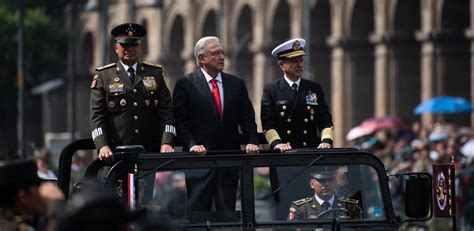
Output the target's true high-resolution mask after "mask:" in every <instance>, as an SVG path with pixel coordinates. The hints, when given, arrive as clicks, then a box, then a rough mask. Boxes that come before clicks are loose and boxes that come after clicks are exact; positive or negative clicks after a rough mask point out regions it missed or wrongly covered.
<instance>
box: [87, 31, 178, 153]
mask: <svg viewBox="0 0 474 231" xmlns="http://www.w3.org/2000/svg"><path fill="white" fill-rule="evenodd" d="M111 34H112V35H113V36H114V37H115V44H114V49H115V53H116V54H117V56H118V61H117V63H111V64H108V65H105V66H103V67H99V68H97V69H96V72H95V73H94V77H93V80H92V85H91V98H90V99H91V100H90V115H91V116H90V117H91V129H92V138H93V140H94V143H95V146H96V148H97V150H98V153H99V159H101V160H104V161H106V162H111V161H113V159H114V156H113V149H114V148H115V147H117V146H120V145H130V144H137V145H143V146H144V147H145V150H146V151H147V152H155V151H161V152H173V151H174V149H173V146H172V145H173V138H174V136H175V135H176V129H175V127H174V117H173V106H172V100H171V94H170V92H169V90H168V88H167V87H166V84H165V81H164V79H163V69H162V67H161V66H160V65H155V64H150V63H147V62H140V61H139V58H140V55H141V53H142V49H143V47H142V37H143V36H145V35H146V29H145V28H144V27H143V26H141V25H139V24H136V23H125V24H121V25H118V26H117V27H115V28H114V29H113V30H112V31H111Z"/></svg>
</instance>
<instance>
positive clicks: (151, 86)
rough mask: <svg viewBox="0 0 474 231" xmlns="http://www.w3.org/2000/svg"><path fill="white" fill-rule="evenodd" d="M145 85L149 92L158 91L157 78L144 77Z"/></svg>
mask: <svg viewBox="0 0 474 231" xmlns="http://www.w3.org/2000/svg"><path fill="white" fill-rule="evenodd" d="M142 81H143V85H145V88H146V89H147V90H149V91H156V88H157V86H158V84H157V83H156V80H155V77H153V76H145V77H143V80H142Z"/></svg>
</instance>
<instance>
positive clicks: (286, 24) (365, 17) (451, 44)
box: [74, 0, 474, 147]
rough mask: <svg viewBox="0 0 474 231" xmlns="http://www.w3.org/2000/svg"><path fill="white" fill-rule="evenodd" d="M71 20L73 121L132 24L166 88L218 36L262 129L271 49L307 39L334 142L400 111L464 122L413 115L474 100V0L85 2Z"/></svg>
mask: <svg viewBox="0 0 474 231" xmlns="http://www.w3.org/2000/svg"><path fill="white" fill-rule="evenodd" d="M79 9H80V10H79V18H78V19H77V20H76V22H75V24H76V25H75V27H74V30H75V34H76V35H77V36H76V38H75V49H76V52H75V56H76V58H75V60H76V76H77V77H76V78H75V81H76V84H75V86H76V95H77V97H76V103H75V105H76V108H75V111H76V112H77V113H76V116H75V120H76V121H75V123H76V127H77V130H78V132H79V134H80V135H81V136H82V137H90V131H89V129H88V127H89V126H88V123H89V120H88V118H89V112H88V107H89V106H88V103H89V101H88V99H89V86H90V82H91V78H92V76H91V73H92V71H93V69H94V68H96V67H99V66H102V65H105V64H107V63H110V62H116V58H115V54H114V51H113V45H112V44H113V38H112V37H111V35H110V30H111V29H112V28H113V27H114V26H116V25H118V24H121V23H124V22H138V23H141V24H142V25H144V26H145V27H146V28H147V30H148V35H147V37H146V39H145V44H144V45H145V49H144V51H145V54H144V60H146V61H148V62H154V63H160V64H162V65H163V66H164V70H165V77H166V80H167V84H168V87H169V88H170V90H173V88H174V83H175V81H176V80H177V79H178V78H180V77H181V76H183V75H184V74H185V73H188V72H191V71H192V70H193V69H194V68H195V67H196V64H195V59H194V55H193V48H194V44H195V42H196V41H197V40H198V39H199V38H200V37H202V36H207V35H217V36H219V37H220V38H221V42H222V44H223V46H224V49H225V52H226V69H225V71H226V72H229V73H233V74H236V75H238V76H240V77H241V78H243V79H244V80H245V82H246V84H247V87H248V88H249V89H248V90H249V93H250V95H251V99H252V101H253V105H254V108H255V111H256V116H257V118H256V121H257V123H258V124H259V129H260V130H261V127H260V121H259V120H260V119H259V118H260V99H261V95H262V90H263V86H264V84H265V83H266V82H268V81H271V80H273V79H277V78H281V77H282V74H281V71H280V70H279V69H278V66H277V64H276V60H275V59H274V58H273V57H272V56H271V54H270V52H271V50H272V49H273V48H274V47H275V46H276V45H278V44H280V43H281V42H283V41H285V40H287V39H290V38H294V37H303V38H305V39H306V40H307V42H308V45H307V49H306V50H307V53H308V55H307V57H306V58H305V65H306V66H305V68H306V70H305V71H306V72H307V75H306V76H305V78H308V79H312V80H315V81H317V82H319V83H321V85H322V86H323V89H324V91H325V93H326V98H327V101H328V103H329V105H330V107H331V111H332V114H333V120H334V124H335V131H336V142H335V143H336V147H341V146H344V145H346V141H345V135H346V133H347V132H348V131H349V129H350V128H352V127H353V126H355V125H357V124H358V123H360V122H361V121H362V120H364V119H366V118H369V117H374V116H386V115H398V116H401V117H403V118H406V119H408V120H411V121H415V120H421V121H422V122H423V123H425V124H431V123H433V122H437V121H453V122H456V123H458V124H460V125H463V126H471V125H472V124H473V121H474V116H472V114H469V113H466V114H455V115H430V114H425V115H422V116H417V115H414V113H413V110H414V108H415V107H416V105H417V104H419V103H420V102H421V101H423V100H427V99H429V98H432V97H436V96H441V95H452V96H461V97H464V98H466V99H468V100H470V101H471V102H474V92H473V89H474V81H473V80H474V72H473V71H472V68H471V66H473V65H474V58H473V57H472V51H471V49H472V48H473V47H474V43H473V38H474V17H472V16H474V0H456V1H447V0H259V1H254V0H238V1H231V0H163V1H159V0H88V1H87V2H86V3H85V4H83V5H81V6H79Z"/></svg>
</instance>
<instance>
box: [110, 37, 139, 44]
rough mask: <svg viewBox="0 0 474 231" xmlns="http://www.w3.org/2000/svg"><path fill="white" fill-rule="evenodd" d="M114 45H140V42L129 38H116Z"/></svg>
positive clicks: (137, 39)
mask: <svg viewBox="0 0 474 231" xmlns="http://www.w3.org/2000/svg"><path fill="white" fill-rule="evenodd" d="M115 41H116V43H121V44H140V43H142V40H141V39H139V38H130V37H125V36H124V37H118V38H117V39H116V40H115Z"/></svg>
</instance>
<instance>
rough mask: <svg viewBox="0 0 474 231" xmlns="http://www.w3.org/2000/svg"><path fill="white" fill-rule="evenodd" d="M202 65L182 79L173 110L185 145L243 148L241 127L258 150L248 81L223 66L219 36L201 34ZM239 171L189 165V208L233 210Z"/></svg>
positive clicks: (199, 61) (199, 60)
mask: <svg viewBox="0 0 474 231" xmlns="http://www.w3.org/2000/svg"><path fill="white" fill-rule="evenodd" d="M194 55H195V58H196V62H197V64H198V66H199V68H198V69H197V70H195V71H194V72H192V73H190V74H188V75H186V76H184V77H183V78H181V79H179V80H178V81H177V83H176V87H175V89H174V94H173V98H174V101H173V102H174V103H173V104H174V112H175V116H176V125H177V130H178V137H180V142H181V143H182V144H183V150H189V151H191V152H196V153H199V154H201V155H205V154H206V152H207V150H238V149H240V141H239V127H240V130H241V131H242V132H243V133H244V134H245V135H246V136H247V145H246V147H245V150H246V152H247V153H257V152H258V136H257V126H256V124H255V112H254V110H253V106H252V103H251V102H250V99H249V96H248V93H247V88H246V87H245V84H244V81H243V80H242V79H240V78H238V77H236V76H233V75H230V74H227V73H224V72H222V70H223V69H224V49H223V48H222V46H221V44H220V41H219V39H218V38H217V37H204V38H201V39H200V40H199V41H198V42H197V43H196V46H195V48H194ZM238 180H239V171H237V170H236V169H229V168H219V169H212V170H190V171H186V187H187V196H188V205H187V207H188V213H190V212H194V211H210V210H211V207H212V204H214V206H215V209H216V210H219V211H222V210H235V201H236V189H237V184H238Z"/></svg>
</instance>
